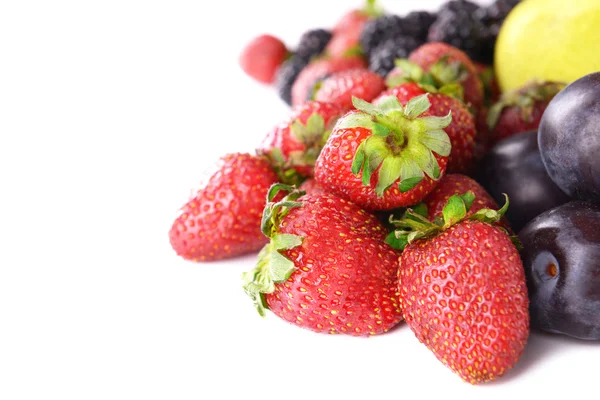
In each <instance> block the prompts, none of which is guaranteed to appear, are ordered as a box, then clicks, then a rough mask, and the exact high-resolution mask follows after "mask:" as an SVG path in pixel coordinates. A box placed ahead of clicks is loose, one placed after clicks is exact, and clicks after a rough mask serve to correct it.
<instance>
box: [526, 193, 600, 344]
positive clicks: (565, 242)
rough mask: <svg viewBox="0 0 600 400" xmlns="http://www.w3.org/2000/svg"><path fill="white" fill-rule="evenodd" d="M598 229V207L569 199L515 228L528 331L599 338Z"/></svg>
mask: <svg viewBox="0 0 600 400" xmlns="http://www.w3.org/2000/svg"><path fill="white" fill-rule="evenodd" d="M599 227H600V205H596V204H592V203H588V202H583V201H572V202H569V203H566V204H563V205H561V206H558V207H556V208H553V209H551V210H548V211H546V212H544V213H542V214H540V215H539V216H537V217H536V218H534V219H533V220H532V221H531V222H530V223H529V224H527V225H526V226H525V227H524V228H523V229H522V230H521V232H519V239H520V241H521V243H522V245H523V248H522V249H521V251H520V254H521V258H522V260H523V266H524V268H525V276H526V279H527V289H528V293H529V300H530V316H531V327H532V329H537V330H539V331H545V332H550V333H558V334H563V335H567V336H571V337H575V338H578V339H584V340H600V229H599Z"/></svg>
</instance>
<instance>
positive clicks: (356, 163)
mask: <svg viewBox="0 0 600 400" xmlns="http://www.w3.org/2000/svg"><path fill="white" fill-rule="evenodd" d="M364 164H365V142H362V143H361V144H359V145H358V148H357V149H356V153H354V158H353V159H352V166H351V170H352V173H353V174H354V175H358V173H359V172H360V170H361V169H362V168H363V165H364Z"/></svg>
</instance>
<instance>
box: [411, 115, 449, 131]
mask: <svg viewBox="0 0 600 400" xmlns="http://www.w3.org/2000/svg"><path fill="white" fill-rule="evenodd" d="M419 121H421V122H422V123H423V128H425V129H426V130H428V131H429V130H438V129H444V128H446V127H448V125H450V124H451V123H452V111H449V112H448V114H446V116H445V117H436V116H427V117H421V118H419Z"/></svg>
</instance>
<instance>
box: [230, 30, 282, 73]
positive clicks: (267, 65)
mask: <svg viewBox="0 0 600 400" xmlns="http://www.w3.org/2000/svg"><path fill="white" fill-rule="evenodd" d="M289 53H290V52H289V51H288V49H287V47H286V46H285V43H283V42H282V41H281V39H279V38H277V37H275V36H272V35H260V36H257V37H255V38H254V39H252V40H251V41H250V42H249V43H248V44H247V45H246V46H245V47H244V49H243V50H242V52H241V54H240V57H239V60H238V61H239V64H240V67H241V68H242V70H243V71H244V72H245V73H246V74H247V75H248V76H250V77H251V78H253V79H255V80H257V81H259V82H262V83H265V84H271V83H273V82H274V80H275V73H276V71H277V69H278V68H279V66H280V65H281V64H282V63H283V61H284V60H285V59H286V58H287V57H288V55H289Z"/></svg>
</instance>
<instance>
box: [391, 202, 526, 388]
mask: <svg viewBox="0 0 600 400" xmlns="http://www.w3.org/2000/svg"><path fill="white" fill-rule="evenodd" d="M468 197H470V201H472V199H473V197H474V196H473V194H472V193H470V196H469V194H466V195H464V196H458V195H455V196H452V197H451V198H450V199H449V201H448V204H447V206H446V207H445V208H444V211H443V214H444V221H443V222H440V224H439V225H437V224H433V223H431V222H429V221H428V220H427V219H425V218H423V217H421V216H419V215H418V214H416V213H413V212H411V211H410V210H409V211H408V212H407V214H406V215H405V218H404V219H403V220H401V221H398V222H397V224H398V226H399V229H398V231H397V232H396V238H397V241H398V243H401V244H402V245H401V246H400V247H404V250H403V252H402V255H401V256H400V267H399V269H398V277H399V292H400V302H401V305H402V313H403V316H404V318H405V320H406V322H407V324H408V326H409V327H410V329H411V330H412V331H413V333H414V334H415V336H416V337H417V338H418V339H419V341H420V342H421V343H424V344H425V345H426V346H427V347H428V348H429V349H430V350H431V351H432V352H433V353H434V354H435V356H436V357H437V358H438V360H440V361H441V362H442V363H444V365H446V366H448V367H449V368H450V369H451V370H452V371H454V372H455V373H456V374H458V375H459V376H460V377H461V378H462V379H463V380H465V381H466V382H470V383H472V384H477V383H482V382H486V381H491V380H494V379H497V378H499V377H501V376H502V375H504V374H505V373H506V371H508V370H509V369H510V368H512V367H513V366H514V365H515V363H516V362H517V361H518V360H519V358H520V356H521V355H522V353H523V349H524V348H525V345H526V343H527V339H528V336H529V310H528V307H529V300H528V297H527V287H526V284H525V274H524V270H523V265H522V263H521V259H520V257H519V252H518V250H517V249H516V247H515V246H514V245H513V243H512V242H511V239H510V238H509V236H508V235H507V234H506V233H505V232H504V231H503V230H502V229H500V228H499V227H497V226H494V225H492V224H491V223H490V222H496V221H498V220H499V219H500V217H501V216H502V214H503V213H504V211H506V206H505V207H503V208H502V210H499V211H498V212H494V211H492V210H489V209H487V210H486V209H482V210H480V211H479V212H478V213H476V214H474V215H472V216H471V217H468V218H467V219H465V217H466V214H467V210H468V207H467V204H466V203H467V202H468V201H469V200H468V201H467V202H466V201H464V198H468Z"/></svg>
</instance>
